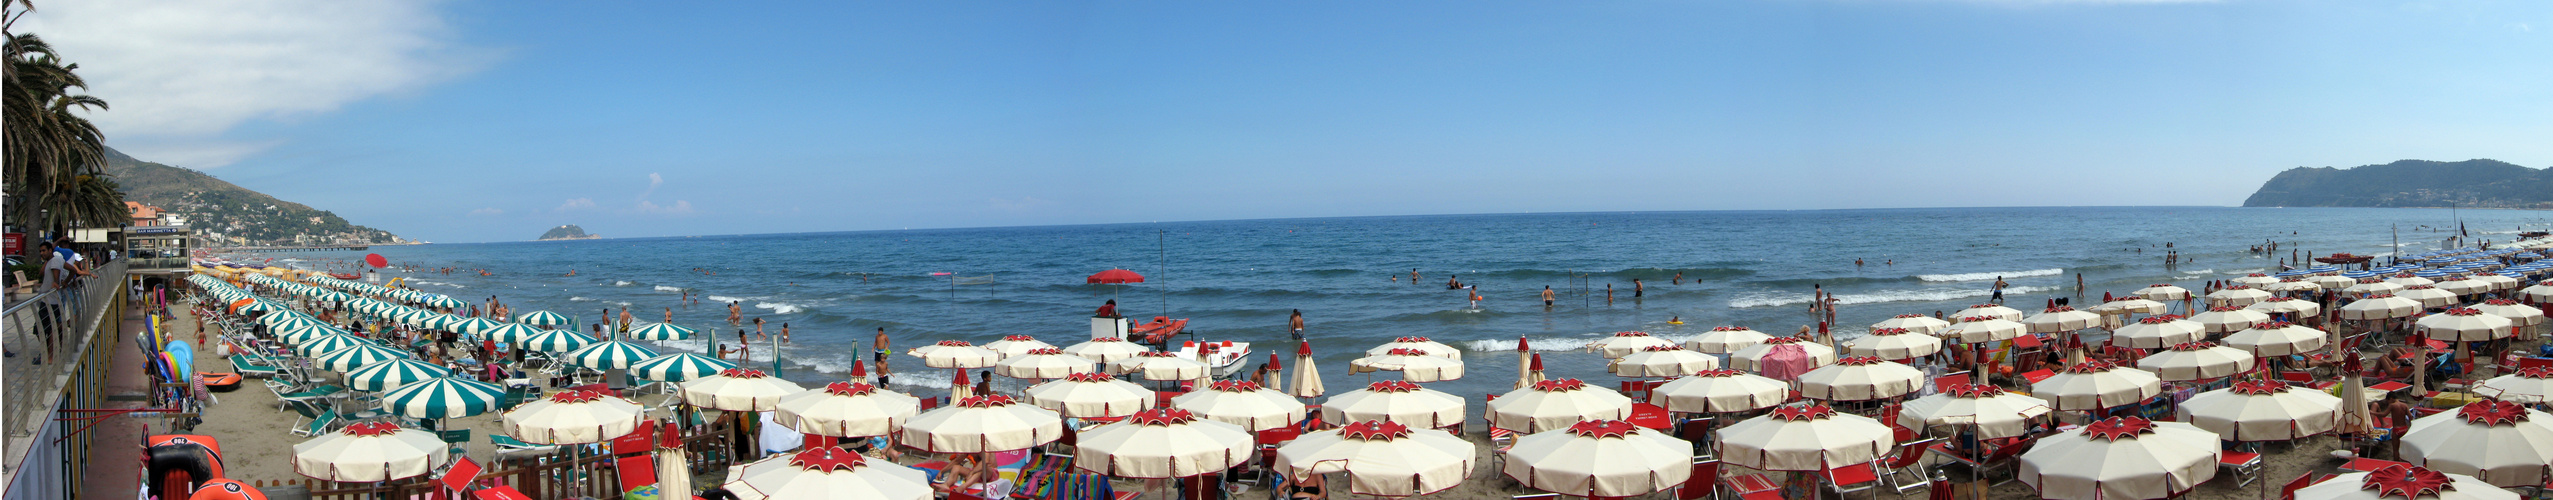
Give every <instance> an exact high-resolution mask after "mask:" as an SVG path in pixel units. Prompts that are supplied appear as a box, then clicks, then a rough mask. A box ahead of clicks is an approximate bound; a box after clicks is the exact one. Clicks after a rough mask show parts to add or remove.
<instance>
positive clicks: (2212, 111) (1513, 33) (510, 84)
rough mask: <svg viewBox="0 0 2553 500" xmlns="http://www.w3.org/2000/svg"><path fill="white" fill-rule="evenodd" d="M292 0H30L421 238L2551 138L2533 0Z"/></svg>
mask: <svg viewBox="0 0 2553 500" xmlns="http://www.w3.org/2000/svg"><path fill="white" fill-rule="evenodd" d="M297 1H308V0H273V1H272V2H270V3H266V4H260V5H261V6H265V7H272V8H273V9H275V10H274V12H272V14H273V15H247V14H241V13H236V12H227V13H217V14H207V15H234V16H238V17H239V19H236V20H235V22H230V23H209V22H201V21H202V18H201V17H197V16H194V15H193V14H196V12H190V10H200V9H204V8H205V7H202V6H198V5H194V4H193V3H191V2H183V1H176V0H100V1H99V2H95V4H94V6H91V4H70V3H63V4H60V5H57V4H44V5H41V6H40V8H42V9H49V10H41V11H39V12H40V14H39V17H41V18H42V19H39V20H38V21H37V24H36V25H35V26H34V29H33V30H31V31H35V32H37V33H40V34H44V35H45V36H47V38H48V39H50V40H54V42H55V44H56V45H57V46H59V47H60V48H62V49H64V52H65V53H66V55H67V56H68V57H69V58H70V59H72V60H74V61H78V62H80V63H82V67H83V68H84V71H85V72H87V74H90V75H91V79H92V81H93V82H94V83H98V85H96V86H95V87H96V88H93V89H92V91H93V92H94V93H96V94H97V95H99V96H100V97H103V98H106V99H108V100H109V101H111V102H115V103H117V104H118V106H117V107H116V108H115V109H114V110H113V111H109V112H106V113H102V114H101V116H99V117H98V119H99V121H100V123H102V124H103V125H104V126H105V127H106V128H107V133H108V134H109V138H110V143H111V144H114V145H116V146H118V147H119V148H124V149H126V150H127V151H128V152H130V153H132V154H134V155H135V156H137V157H141V158H144V159H150V160H158V161H165V162H170V163H175V164H179V165H182V166H189V167H194V168H198V169H202V170H206V171H208V172H211V173H213V174H215V175H218V176H220V177H222V178H224V179H227V180H231V181H233V182H237V183H239V184H242V185H245V186H248V187H250V188H253V189H258V190H262V191H265V192H267V193H270V194H274V195H276V196H279V197H282V198H285V199H289V200H294V201H300V202H304V203H308V204H311V205H314V206H317V207H320V208H324V209H329V210H334V211H336V212H337V213H339V214H341V215H344V216H346V217H347V218H349V219H351V220H353V221H355V222H357V223H360V224H366V225H371V226H375V227H380V228H384V229H388V230H391V231H393V232H395V233H398V234H401V235H404V236H409V237H415V238H423V239H427V240H432V241H444V242H467V241H496V240H519V239H528V238H531V237H533V236H536V235H538V234H539V233H540V232H541V230H542V229H544V228H546V227H548V226H553V225H558V224H567V223H574V224H580V225H582V226H584V227H585V228H586V229H587V230H588V231H591V232H595V233H600V234H604V235H607V236H664V235H689V234H734V233H763V232H786V231H818V230H858V229H892V228H903V227H916V228H919V227H950V226H1000V225H1040V224H1071V223H1105V222H1132V221H1152V220H1199V219H1232V218H1268V217H1313V216H1348V215H1394V214H1435V213H1484V212H1545V211H1611V210H1641V211H1649V210H1712V209H1826V208H1871V207H1928V206H2008V205H2020V206H2039V205H2233V204H2239V203H2240V202H2241V200H2242V198H2243V196H2245V195H2247V194H2249V193H2250V192H2251V191H2252V190H2253V189H2254V188H2257V187H2258V186H2259V185H2260V183H2261V182H2262V181H2264V180H2266V179H2268V178H2269V176H2270V175H2272V174H2275V173H2276V172H2278V171H2280V170H2283V169H2286V168H2290V167H2295V166H2342V167H2346V166H2354V165H2361V164H2369V163H2383V162H2389V161H2393V160H2397V159H2407V158H2417V159H2434V160H2463V159H2469V158H2494V159H2500V160H2504V161H2509V162H2513V163H2518V164H2520V165H2526V166H2531V167H2542V166H2545V165H2548V164H2553V141H2548V140H2545V138H2546V137H2553V85H2548V82H2553V39H2548V38H2547V36H2548V35H2553V4H2547V3H2544V2H2533V1H2481V2H2351V1H2228V2H2132V1H2121V2H2074V1H2056V0H2046V1H2028V0H2009V1H1994V0H1975V1H1961V0H1940V1H1927V0H1857V1H1856V0H1831V1H1828V0H1785V1H1713V2H1651V1H1621V2H1476V1H1465V2H1431V1H1403V2H1274V3H1270V2H1104V3H1087V2H965V1H958V2H861V3H851V4H836V3H833V2H824V3H809V4H777V5H771V4H751V5H744V4H736V5H727V4H699V3H618V2H611V3H604V2H410V1H398V0H381V1H357V2H322V3H321V4H318V5H319V6H318V7H316V8H314V7H313V6H311V5H294V4H295V3H296V2H297ZM225 10H250V9H225ZM207 26H218V27H207ZM137 32H140V33H153V34H151V35H132V34H133V33H137ZM84 51H85V53H84ZM84 56H85V57H84ZM187 65H202V66H204V67H205V68H204V70H205V71H214V70H225V71H232V72H236V73H239V76H238V77H236V78H231V77H224V76H221V75H223V74H227V73H218V72H216V73H206V72H203V71H198V72H188V71H180V70H182V69H186V68H188V66H187ZM208 74H209V75H211V76H207V75H208Z"/></svg>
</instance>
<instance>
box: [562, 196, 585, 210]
mask: <svg viewBox="0 0 2553 500" xmlns="http://www.w3.org/2000/svg"><path fill="white" fill-rule="evenodd" d="M584 208H594V199H593V198H577V199H572V200H567V202H566V203H560V204H558V211H561V212H565V211H569V210H576V209H584Z"/></svg>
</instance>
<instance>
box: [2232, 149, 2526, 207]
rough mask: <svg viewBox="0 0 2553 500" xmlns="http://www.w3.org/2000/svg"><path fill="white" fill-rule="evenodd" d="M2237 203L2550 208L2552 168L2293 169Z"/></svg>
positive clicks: (2493, 163)
mask: <svg viewBox="0 0 2553 500" xmlns="http://www.w3.org/2000/svg"><path fill="white" fill-rule="evenodd" d="M2243 206H2246V207H2444V206H2458V207H2480V208H2553V169H2538V168H2526V167H2522V166H2517V165H2511V164H2509V163H2507V162H2503V161H2499V160H2465V161H2459V162H2452V163H2450V162H2438V161H2426V160H2402V161H2397V162H2393V163H2387V164H2383V165H2365V166H2359V167H2352V168H2331V167H2321V168H2305V167H2297V168H2292V169H2288V170H2287V171H2285V172H2279V173H2278V175H2277V176H2276V177H2271V178H2270V179H2269V182H2267V183H2264V184H2262V185H2261V187H2260V190H2259V191H2255V192H2253V193H2252V196H2251V198H2248V199H2245V200H2243Z"/></svg>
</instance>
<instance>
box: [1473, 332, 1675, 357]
mask: <svg viewBox="0 0 2553 500" xmlns="http://www.w3.org/2000/svg"><path fill="white" fill-rule="evenodd" d="M1649 334H1650V335H1652V336H1656V337H1657V338H1660V339H1665V340H1667V341H1671V342H1675V343H1677V344H1682V343H1684V341H1687V340H1693V338H1694V337H1700V336H1702V334H1701V333H1691V334H1664V333H1657V332H1650V333H1649ZM1610 336H1613V332H1602V333H1589V334H1585V335H1581V336H1576V337H1550V338H1539V339H1526V342H1530V343H1532V345H1533V348H1534V352H1569V351H1584V350H1587V345H1589V344H1594V343H1595V342H1596V341H1597V340H1603V339H1604V338H1605V337H1610ZM1463 348H1464V349H1468V350H1471V351H1475V352H1505V353H1513V352H1516V341H1513V340H1507V339H1482V340H1474V341H1470V342H1465V343H1463Z"/></svg>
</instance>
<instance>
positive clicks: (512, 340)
mask: <svg viewBox="0 0 2553 500" xmlns="http://www.w3.org/2000/svg"><path fill="white" fill-rule="evenodd" d="M548 331H549V330H543V329H539V328H533V327H532V325H526V324H522V323H506V324H504V325H499V326H497V327H496V328H493V329H489V330H488V331H487V332H485V333H484V334H485V335H487V336H488V338H491V339H495V340H496V341H498V342H504V343H508V344H521V343H523V341H525V340H531V339H532V337H533V336H536V335H540V334H541V333H543V332H548Z"/></svg>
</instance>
